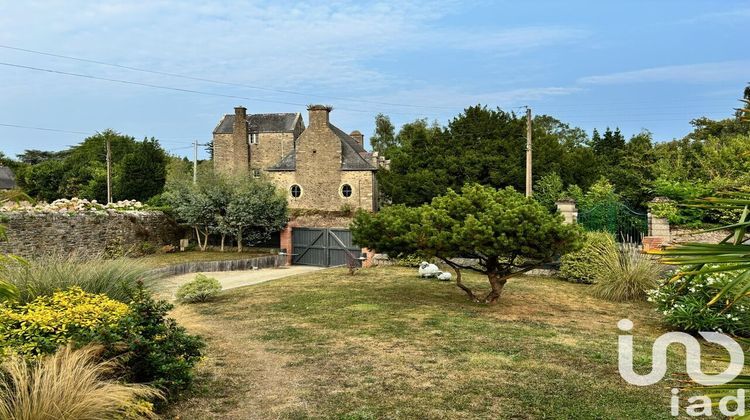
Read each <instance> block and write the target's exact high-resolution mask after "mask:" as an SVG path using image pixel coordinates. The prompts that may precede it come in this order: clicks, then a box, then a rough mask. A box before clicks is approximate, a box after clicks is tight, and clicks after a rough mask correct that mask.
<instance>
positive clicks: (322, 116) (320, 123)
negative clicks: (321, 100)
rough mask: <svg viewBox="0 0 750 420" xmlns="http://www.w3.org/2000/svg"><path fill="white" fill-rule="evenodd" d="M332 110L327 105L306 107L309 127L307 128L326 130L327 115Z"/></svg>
mask: <svg viewBox="0 0 750 420" xmlns="http://www.w3.org/2000/svg"><path fill="white" fill-rule="evenodd" d="M332 110H333V108H332V107H330V106H327V105H310V106H308V107H307V111H308V112H309V113H310V114H309V115H310V125H309V128H312V129H313V130H315V129H320V128H324V127H325V128H328V114H330V113H331V111H332Z"/></svg>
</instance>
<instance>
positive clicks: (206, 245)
mask: <svg viewBox="0 0 750 420" xmlns="http://www.w3.org/2000/svg"><path fill="white" fill-rule="evenodd" d="M207 249H208V228H206V230H205V231H204V232H203V245H202V246H201V251H203V252H206V250H207Z"/></svg>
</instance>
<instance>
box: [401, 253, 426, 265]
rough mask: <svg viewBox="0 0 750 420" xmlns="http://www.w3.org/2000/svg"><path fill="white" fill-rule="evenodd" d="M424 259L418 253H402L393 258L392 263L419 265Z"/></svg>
mask: <svg viewBox="0 0 750 420" xmlns="http://www.w3.org/2000/svg"><path fill="white" fill-rule="evenodd" d="M424 260H425V259H424V257H421V256H419V255H418V254H405V255H404V254H402V255H399V256H398V257H396V258H395V259H394V264H395V265H396V266H398V267H419V264H421V263H422V261H424Z"/></svg>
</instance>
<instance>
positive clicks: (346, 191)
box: [341, 184, 352, 197]
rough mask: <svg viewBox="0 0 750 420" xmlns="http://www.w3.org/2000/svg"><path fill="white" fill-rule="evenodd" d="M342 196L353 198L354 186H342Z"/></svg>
mask: <svg viewBox="0 0 750 420" xmlns="http://www.w3.org/2000/svg"><path fill="white" fill-rule="evenodd" d="M341 195H343V196H344V197H351V196H352V186H351V185H349V184H344V185H342V186H341Z"/></svg>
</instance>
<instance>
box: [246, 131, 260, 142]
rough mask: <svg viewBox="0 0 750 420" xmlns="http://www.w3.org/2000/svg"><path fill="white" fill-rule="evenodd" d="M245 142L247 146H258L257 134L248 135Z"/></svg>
mask: <svg viewBox="0 0 750 420" xmlns="http://www.w3.org/2000/svg"><path fill="white" fill-rule="evenodd" d="M247 142H248V143H249V144H258V133H248V135H247Z"/></svg>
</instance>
